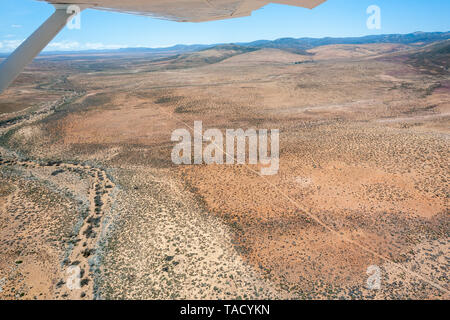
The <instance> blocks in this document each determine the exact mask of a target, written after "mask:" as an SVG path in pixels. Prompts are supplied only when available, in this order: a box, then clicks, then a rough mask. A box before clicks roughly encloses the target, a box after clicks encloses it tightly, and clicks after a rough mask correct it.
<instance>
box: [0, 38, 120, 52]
mask: <svg viewBox="0 0 450 320" xmlns="http://www.w3.org/2000/svg"><path fill="white" fill-rule="evenodd" d="M22 42H23V40H3V41H0V52H4V53H5V52H12V51H14V50H15V49H16V48H17V47H18V46H19V45H20V44H21V43H22ZM126 47H127V46H125V45H119V44H104V43H101V42H86V43H80V42H78V41H53V42H51V43H50V44H49V45H48V46H47V47H46V48H45V49H44V51H82V50H114V49H120V48H126Z"/></svg>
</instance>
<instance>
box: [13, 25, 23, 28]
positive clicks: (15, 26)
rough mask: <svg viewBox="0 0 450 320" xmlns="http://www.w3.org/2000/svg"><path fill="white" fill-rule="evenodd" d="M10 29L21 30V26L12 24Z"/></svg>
mask: <svg viewBox="0 0 450 320" xmlns="http://www.w3.org/2000/svg"><path fill="white" fill-rule="evenodd" d="M11 28H22V25H20V24H13V25H11Z"/></svg>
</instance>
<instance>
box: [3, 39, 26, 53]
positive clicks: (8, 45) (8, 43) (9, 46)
mask: <svg viewBox="0 0 450 320" xmlns="http://www.w3.org/2000/svg"><path fill="white" fill-rule="evenodd" d="M22 42H23V40H3V41H0V51H1V52H11V51H14V49H16V48H17V47H18V46H20V44H21V43H22Z"/></svg>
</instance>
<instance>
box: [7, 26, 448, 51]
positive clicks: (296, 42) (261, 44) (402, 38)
mask: <svg viewBox="0 0 450 320" xmlns="http://www.w3.org/2000/svg"><path fill="white" fill-rule="evenodd" d="M447 39H450V32H414V33H409V34H385V35H371V36H365V37H350V38H330V37H327V38H298V39H295V38H281V39H277V40H258V41H253V42H244V43H234V44H223V43H220V44H210V45H201V44H195V45H176V46H173V47H168V48H122V49H114V50H84V51H57V52H48V51H47V52H44V53H42V55H54V54H64V55H66V54H80V53H83V54H88V53H93V54H95V53H97V54H101V53H110V54H121V53H122V54H126V53H150V54H151V53H153V54H162V55H167V54H183V53H190V52H196V51H200V50H205V49H209V48H212V47H217V46H226V45H228V46H229V45H238V46H241V47H248V48H252V49H263V48H275V49H281V50H285V51H289V52H293V53H298V54H309V53H307V52H306V50H309V49H313V48H316V47H320V46H324V45H333V44H371V43H397V44H407V45H414V44H416V45H426V44H430V43H432V42H436V41H442V40H447ZM3 56H7V54H4V55H3Z"/></svg>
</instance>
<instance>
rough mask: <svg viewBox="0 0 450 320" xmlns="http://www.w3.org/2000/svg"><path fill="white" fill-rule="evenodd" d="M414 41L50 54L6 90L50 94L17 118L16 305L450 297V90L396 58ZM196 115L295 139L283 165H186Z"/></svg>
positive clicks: (7, 231) (286, 146) (10, 275)
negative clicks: (118, 55) (371, 279)
mask: <svg viewBox="0 0 450 320" xmlns="http://www.w3.org/2000/svg"><path fill="white" fill-rule="evenodd" d="M408 50H409V51H408ZM411 50H415V49H414V48H410V47H406V46H397V45H389V44H386V45H385V44H383V45H364V46H326V47H320V48H317V49H314V50H312V51H311V53H314V55H313V56H302V55H296V54H293V53H288V52H284V51H280V50H276V49H265V50H259V51H253V52H246V53H240V54H238V55H236V51H235V50H234V49H233V50H231V52H229V51H227V52H225V53H224V52H221V51H220V50H219V51H214V50H211V51H207V52H202V53H200V54H199V53H196V54H195V55H192V56H183V57H181V58H177V59H176V61H175V60H173V59H162V60H161V59H158V60H157V61H153V62H152V60H151V59H149V60H148V61H147V62H146V63H144V62H143V59H142V58H140V59H137V60H136V61H134V60H132V59H130V60H129V61H127V64H126V68H125V67H124V62H123V60H117V61H116V62H115V63H116V65H114V61H113V62H108V64H105V65H103V67H102V64H101V62H98V61H97V62H96V66H95V68H94V67H93V66H92V64H93V62H92V61H90V60H89V59H86V58H80V59H79V60H77V63H76V64H72V63H71V62H66V63H65V64H64V65H61V62H51V61H47V60H46V62H45V64H44V63H43V62H37V63H36V64H35V65H34V68H36V70H40V71H39V72H40V73H39V74H43V77H50V78H51V81H50V83H49V82H46V81H48V80H45V81H44V80H29V81H27V80H25V79H24V80H23V81H22V82H20V81H19V82H17V83H16V84H15V85H14V86H13V87H12V88H11V89H9V90H8V91H7V93H6V95H5V96H2V97H1V99H0V101H1V103H0V106H2V103H5V104H6V103H7V104H12V105H13V107H12V108H11V107H8V110H6V109H5V110H6V111H4V112H10V111H16V110H19V109H20V108H18V107H15V105H16V104H18V103H19V102H18V100H17V101H16V100H14V99H13V97H15V95H14V94H15V93H16V92H23V90H25V89H24V88H26V87H30V86H31V85H30V83H31V82H33V83H36V82H37V83H41V82H42V83H44V82H46V83H48V84H47V86H37V87H36V86H34V89H33V90H37V91H38V92H39V95H37V96H36V98H34V99H31V98H30V97H29V96H24V97H23V99H26V100H27V101H29V105H30V107H31V108H32V110H30V111H27V110H25V111H22V113H21V115H26V116H24V117H18V118H17V117H16V118H14V115H13V114H6V115H5V116H4V119H6V120H3V122H2V125H1V127H0V129H1V130H2V137H1V141H0V142H1V145H2V146H3V149H2V151H1V157H2V161H1V170H0V173H1V175H0V179H1V180H2V184H1V185H2V187H1V189H0V210H1V215H0V225H1V229H0V230H1V231H0V245H1V246H2V250H0V265H1V271H0V279H2V278H4V279H5V283H6V285H5V286H4V287H3V290H2V291H1V292H0V297H1V298H25V299H33V298H37V299H40V298H60V299H80V298H81V299H92V298H95V299H122V298H126V299H170V298H172V299H173V298H174V299H186V298H189V299H204V298H206V299H212V298H221V299H223V298H232V299H239V298H244V299H246V298H249V299H259V298H269V299H280V298H294V299H314V298H315V299H435V298H448V290H449V289H448V267H449V264H448V261H449V251H448V246H449V225H448V221H449V220H448V214H449V203H448V191H449V172H450V170H449V169H450V168H449V160H448V159H449V150H450V149H449V131H448V130H449V112H450V110H449V109H450V103H449V101H450V91H449V90H448V89H449V83H450V82H449V81H450V79H449V75H448V73H445V72H444V73H441V74H436V73H435V74H430V73H426V72H423V70H421V69H420V68H418V67H417V66H415V65H411V64H408V63H407V61H406V60H401V59H396V60H393V59H388V58H386V57H388V56H389V57H390V55H391V54H392V53H393V52H394V53H395V52H408V53H409V52H410V51H411ZM212 58H214V59H217V61H214V63H212V62H211V60H208V59H212ZM202 59H203V60H202ZM205 59H206V60H205ZM105 63H106V62H105ZM183 64H185V65H183ZM58 65H59V66H60V68H59V70H61V71H60V73H59V74H55V75H53V76H50V75H49V74H51V72H52V70H54V69H55V68H56V66H58ZM74 65H76V66H77V68H76V69H74V68H73V66H74ZM97 68H98V70H97ZM37 72H38V71H33V70H31V74H34V73H37ZM49 91H51V93H48V94H49V96H48V97H49V98H48V99H49V100H48V101H52V102H48V101H47V103H48V104H47V105H45V106H43V105H42V103H41V98H40V97H41V96H44V95H45V94H46V93H47V92H49ZM13 100H14V101H13ZM2 119H3V118H2ZM8 119H15V120H14V121H8ZM196 120H201V121H203V125H204V129H207V128H219V129H222V130H224V129H226V128H230V129H237V128H243V129H247V128H257V129H258V128H259V129H271V128H273V129H280V132H281V136H280V144H281V150H280V171H279V173H278V174H277V175H275V176H270V177H264V178H263V177H261V176H259V175H258V174H256V173H255V172H259V171H258V169H259V167H258V166H247V165H240V166H239V165H235V166H226V165H208V166H206V165H200V166H175V165H173V164H172V162H171V160H170V153H171V150H172V147H173V145H174V143H173V142H171V141H170V137H171V134H172V131H173V130H175V129H177V128H187V129H189V130H190V129H191V128H190V127H191V126H192V125H193V122H194V121H196ZM49 161H50V162H49ZM55 161H56V162H55ZM57 167H58V168H57ZM61 169H62V170H63V171H62V172H58V173H56V174H54V172H55V171H57V170H61ZM50 199H51V200H50ZM12 221H14V223H13V224H11V222H12ZM31 244H34V245H31ZM86 250H87V251H86ZM72 265H80V266H81V267H82V270H83V277H82V278H83V280H84V281H83V286H82V288H81V289H79V290H68V288H67V286H66V281H67V274H66V271H67V267H69V266H72ZM371 265H377V266H379V268H380V270H381V276H382V280H381V289H380V290H369V289H368V288H367V283H366V282H367V278H368V274H367V268H368V267H369V266H371ZM0 284H1V282H0Z"/></svg>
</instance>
